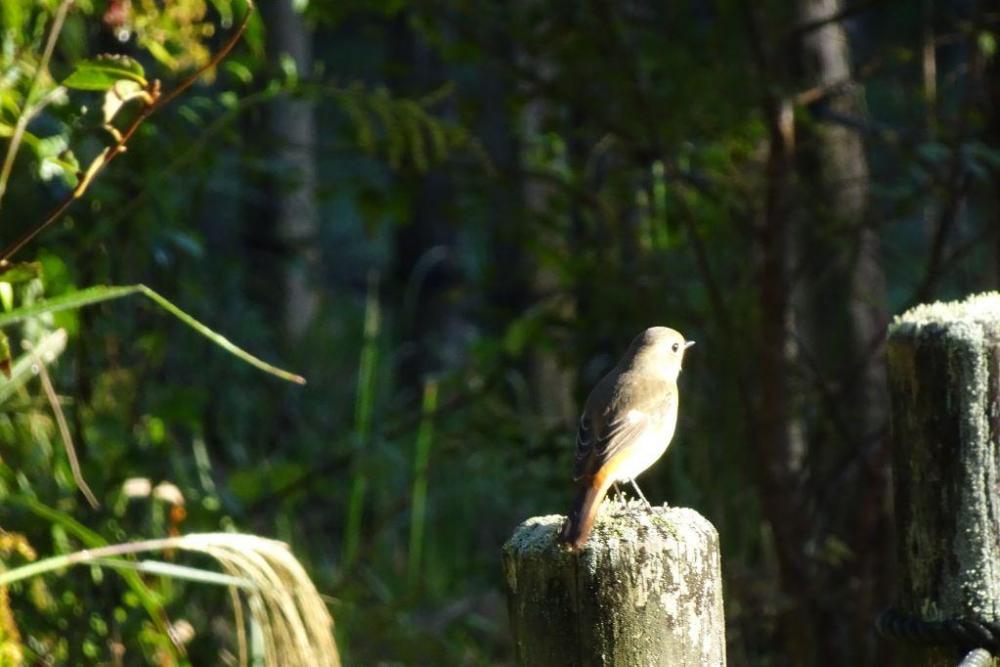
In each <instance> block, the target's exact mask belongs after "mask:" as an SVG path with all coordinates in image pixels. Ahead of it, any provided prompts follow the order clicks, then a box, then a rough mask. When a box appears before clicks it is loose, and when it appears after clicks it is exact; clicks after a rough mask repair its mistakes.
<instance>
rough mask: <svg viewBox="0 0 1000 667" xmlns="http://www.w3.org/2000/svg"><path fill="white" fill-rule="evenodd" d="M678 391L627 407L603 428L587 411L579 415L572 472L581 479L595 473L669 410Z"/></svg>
mask: <svg viewBox="0 0 1000 667" xmlns="http://www.w3.org/2000/svg"><path fill="white" fill-rule="evenodd" d="M675 400H676V394H668V395H667V396H666V397H664V398H662V399H660V400H657V401H655V402H654V403H653V404H650V405H642V406H638V407H635V408H632V409H630V410H628V411H627V412H625V413H623V414H618V415H614V418H613V419H612V420H611V421H609V422H608V423H607V424H606V426H605V427H604V428H603V429H600V431H601V432H598V430H597V429H595V428H594V425H593V424H592V423H591V420H590V419H589V417H588V416H587V414H586V413H584V414H583V416H581V417H580V426H579V429H578V430H577V436H576V459H575V461H574V466H573V476H574V478H575V479H580V478H581V477H585V476H587V475H593V474H594V473H596V472H597V471H598V470H600V468H601V466H602V465H604V464H605V463H606V462H608V461H610V460H611V459H612V458H613V457H614V456H616V455H617V454H619V453H620V452H623V451H625V450H626V449H628V448H629V447H630V446H632V445H633V444H634V443H635V442H636V441H637V440H638V439H639V437H640V436H641V435H642V434H643V433H644V432H645V431H646V429H647V428H649V427H651V426H653V425H655V423H656V422H657V421H658V420H660V419H662V418H663V415H666V414H668V413H669V412H670V410H671V407H672V402H673V401H675Z"/></svg>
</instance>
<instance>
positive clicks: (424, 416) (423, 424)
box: [406, 379, 438, 590]
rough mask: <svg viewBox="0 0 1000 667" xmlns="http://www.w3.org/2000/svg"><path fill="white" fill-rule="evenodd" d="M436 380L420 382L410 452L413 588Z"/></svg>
mask: <svg viewBox="0 0 1000 667" xmlns="http://www.w3.org/2000/svg"><path fill="white" fill-rule="evenodd" d="M437 397H438V381H437V380H436V379H429V380H427V381H426V382H425V383H424V398H423V401H422V404H421V408H420V415H421V416H420V429H419V430H418V431H417V443H416V451H415V452H414V454H413V494H412V498H411V501H410V552H409V559H408V562H407V573H406V575H407V583H408V584H409V587H410V590H413V589H414V588H416V585H417V581H418V579H419V577H420V560H421V556H422V552H423V546H424V533H425V532H426V530H425V525H426V520H427V468H428V464H429V462H430V455H431V442H432V441H433V440H434V411H435V410H437Z"/></svg>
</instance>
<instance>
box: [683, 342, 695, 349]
mask: <svg viewBox="0 0 1000 667" xmlns="http://www.w3.org/2000/svg"><path fill="white" fill-rule="evenodd" d="M692 345H694V341H693V340H689V341H688V342H686V343H684V349H685V350H686V349H688V348H689V347H691V346H692Z"/></svg>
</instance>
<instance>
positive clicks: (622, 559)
mask: <svg viewBox="0 0 1000 667" xmlns="http://www.w3.org/2000/svg"><path fill="white" fill-rule="evenodd" d="M563 519H564V517H562V516H558V515H550V516H542V517H535V518H532V519H529V520H527V521H525V522H524V523H523V524H521V525H520V526H519V527H518V528H517V530H516V531H515V532H514V535H513V537H512V538H511V539H510V540H509V541H508V542H507V544H506V545H505V546H504V549H503V565H504V575H505V579H506V583H507V595H508V603H509V607H510V620H511V627H512V631H513V635H514V642H515V647H516V654H517V661H518V664H519V665H523V666H530V667H536V666H537V667H549V666H552V667H555V666H558V667H566V666H568V665H588V666H589V665H613V666H616V667H623V666H625V665H629V666H633V665H635V666H646V665H650V666H652V665H664V666H667V665H672V666H677V667H680V666H683V665H697V666H699V667H701V666H703V665H704V666H716V665H725V663H726V655H725V646H726V642H725V618H724V616H723V609H722V578H721V572H720V566H719V538H718V534H717V533H716V531H715V528H714V527H713V526H712V524H710V523H709V522H708V521H707V520H706V519H704V518H703V517H702V516H701V515H699V514H698V513H697V512H695V511H693V510H689V509H681V508H662V507H657V508H654V511H653V513H650V512H649V511H648V509H647V508H646V507H645V506H644V505H638V504H637V503H635V504H632V505H630V506H629V507H627V508H622V507H621V506H617V507H615V506H612V505H611V504H610V503H609V502H607V501H605V503H604V505H603V507H602V510H601V513H600V514H599V516H598V520H597V524H596V525H595V528H594V532H593V534H592V535H591V537H590V540H589V542H588V543H587V544H586V545H585V546H584V548H583V549H582V550H581V551H580V552H578V553H572V552H569V551H567V550H566V549H565V548H564V547H562V546H561V545H559V544H557V543H556V536H557V535H558V533H559V528H560V526H561V525H562V522H563Z"/></svg>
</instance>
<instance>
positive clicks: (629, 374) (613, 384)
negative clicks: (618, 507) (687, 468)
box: [559, 327, 694, 550]
mask: <svg viewBox="0 0 1000 667" xmlns="http://www.w3.org/2000/svg"><path fill="white" fill-rule="evenodd" d="M692 345H694V341H691V340H685V339H684V336H682V335H681V334H680V333H679V332H677V331H675V330H674V329H670V328H668V327H650V328H648V329H646V330H645V331H643V332H642V333H640V334H639V335H638V336H636V337H635V339H634V340H633V341H632V343H631V345H629V347H628V350H627V351H626V352H625V355H624V356H623V357H622V358H621V360H620V361H619V362H618V364H617V365H616V366H615V367H614V368H612V369H611V370H610V371H609V372H608V374H607V375H605V376H604V377H603V378H601V380H600V382H598V383H597V385H596V386H595V387H594V389H593V390H592V391H591V392H590V395H589V396H588V397H587V402H586V403H585V404H584V408H583V414H582V415H581V416H580V424H579V427H578V430H577V438H576V456H575V459H574V466H573V478H574V481H575V482H577V483H578V486H579V489H578V492H577V495H576V499H575V500H574V502H573V506H572V509H571V510H570V513H569V515H568V516H567V518H566V521H565V523H564V524H563V527H562V530H561V532H560V535H559V541H560V542H561V543H563V544H565V545H567V546H568V547H569V548H570V549H572V550H578V549H580V548H581V547H582V546H583V545H584V544H586V542H587V539H588V538H589V537H590V531H591V530H592V529H593V527H594V519H595V518H596V516H597V508H598V507H599V506H600V504H601V501H603V500H604V496H605V495H607V493H608V489H609V488H610V487H611V486H612V485H614V486H615V488H617V485H618V483H624V482H629V483H630V484H631V485H632V487H633V488H634V489H635V490H636V493H638V494H639V497H640V498H642V500H643V502H645V503H646V506H647V507H648V508H649V509H650V510H652V506H651V505H650V504H649V501H648V500H646V497H645V496H644V495H643V493H642V491H641V490H640V489H639V485H638V484H636V482H635V478H636V477H638V476H639V475H640V474H641V473H643V472H644V471H645V470H646V469H647V468H649V467H650V466H651V465H653V464H654V463H656V461H658V460H659V458H660V457H661V456H663V453H664V452H665V451H666V450H667V446H668V445H669V444H670V440H671V438H673V435H674V428H675V427H676V425H677V404H678V392H677V377H678V375H680V372H681V364H682V362H683V360H684V353H685V351H687V349H688V348H689V347H691V346H692Z"/></svg>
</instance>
